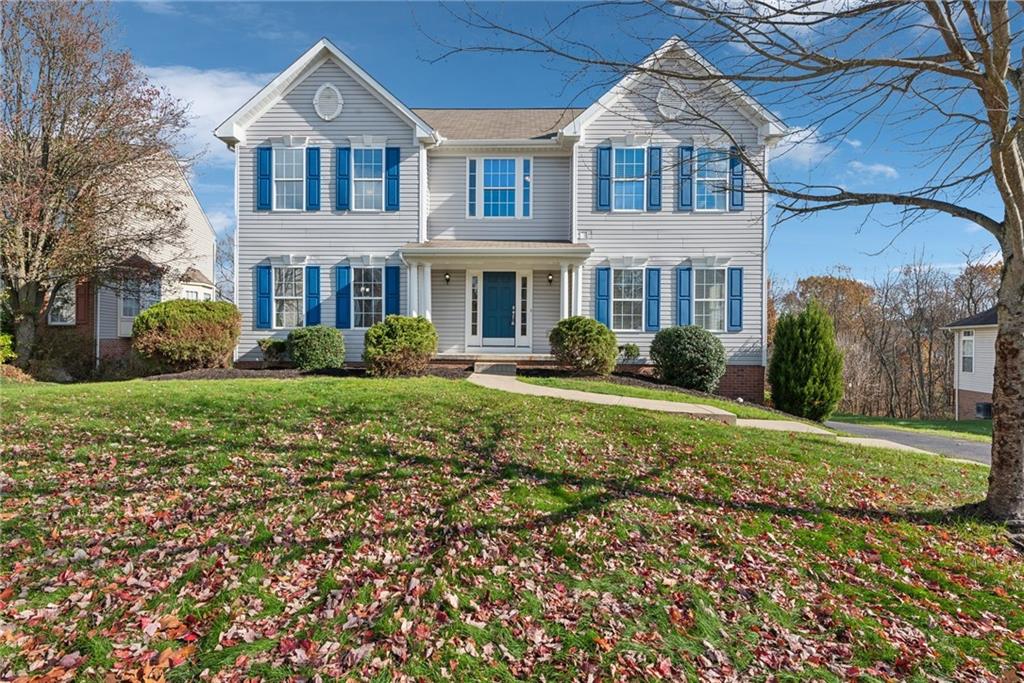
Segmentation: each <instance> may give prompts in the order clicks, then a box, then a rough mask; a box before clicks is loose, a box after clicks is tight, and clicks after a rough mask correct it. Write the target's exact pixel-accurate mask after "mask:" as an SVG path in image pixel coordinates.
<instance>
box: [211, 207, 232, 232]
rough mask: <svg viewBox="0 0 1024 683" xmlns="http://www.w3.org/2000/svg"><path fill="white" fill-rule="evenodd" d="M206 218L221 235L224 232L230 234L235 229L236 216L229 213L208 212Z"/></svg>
mask: <svg viewBox="0 0 1024 683" xmlns="http://www.w3.org/2000/svg"><path fill="white" fill-rule="evenodd" d="M206 217H207V218H208V219H209V221H210V225H211V226H213V229H214V231H215V232H216V233H217V234H218V235H220V234H221V233H223V232H230V231H231V230H233V229H234V228H235V214H234V212H228V211H207V212H206Z"/></svg>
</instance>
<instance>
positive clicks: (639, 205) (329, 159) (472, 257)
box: [216, 38, 784, 400]
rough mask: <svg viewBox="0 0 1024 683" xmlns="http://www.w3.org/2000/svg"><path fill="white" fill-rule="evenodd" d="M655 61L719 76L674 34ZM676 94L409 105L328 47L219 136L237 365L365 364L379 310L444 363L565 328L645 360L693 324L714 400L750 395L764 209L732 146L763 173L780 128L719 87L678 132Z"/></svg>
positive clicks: (648, 86) (756, 386)
mask: <svg viewBox="0 0 1024 683" xmlns="http://www.w3.org/2000/svg"><path fill="white" fill-rule="evenodd" d="M657 60H674V61H675V63H676V65H677V66H680V65H681V68H687V69H699V70H702V71H703V73H711V72H712V67H711V66H710V65H708V64H707V63H706V62H704V61H703V60H702V59H701V58H700V57H699V56H698V55H696V53H694V52H693V51H692V50H690V49H689V48H688V47H687V46H686V45H685V44H684V43H682V41H680V40H678V39H675V38H673V39H672V40H669V41H668V42H666V43H665V44H664V45H663V46H662V47H661V48H659V50H657V51H656V52H655V53H654V54H652V55H651V56H650V57H649V58H648V60H647V64H648V65H650V64H652V63H654V62H656V61H657ZM686 87H687V84H685V83H683V84H673V85H672V86H671V87H669V86H667V85H666V84H665V83H664V82H661V83H659V82H656V81H655V80H654V79H652V78H648V77H644V76H637V75H630V76H627V77H626V78H625V79H623V81H622V82H620V83H619V84H617V85H616V86H615V87H613V88H612V89H611V90H610V91H609V92H608V93H606V94H605V95H604V96H603V97H601V98H600V99H599V100H598V101H597V102H595V103H593V104H592V105H591V106H589V107H587V108H586V109H571V108H561V109H410V108H409V107H407V106H405V105H404V104H403V103H402V102H400V101H399V100H398V99H397V98H395V97H394V96H393V95H392V94H390V93H389V92H388V91H387V90H386V89H385V88H384V87H383V86H382V85H381V84H379V83H377V82H376V81H375V80H374V79H373V78H371V77H370V75H369V74H367V73H366V72H365V71H364V70H363V69H361V68H360V67H359V66H358V65H356V64H355V63H354V62H353V61H352V60H351V59H349V58H348V57H347V56H346V55H345V54H343V53H342V52H341V51H340V50H339V49H338V48H337V47H336V46H335V45H333V44H332V43H331V42H330V41H328V40H326V39H325V40H321V41H320V42H318V43H317V44H316V45H314V46H313V47H312V48H311V49H310V50H309V51H308V52H306V53H305V54H304V55H302V56H301V57H300V58H299V59H298V60H297V61H296V62H295V63H294V64H292V65H291V66H290V67H288V68H287V69H286V70H285V71H284V72H282V73H281V74H280V75H279V76H277V77H276V78H275V79H274V80H273V81H272V82H271V83H270V84H268V85H267V86H266V87H265V88H263V89H262V90H261V91H260V92H259V93H257V94H256V95H255V96H254V97H253V98H252V99H251V100H250V101H249V102H247V103H245V104H244V105H243V106H242V107H241V108H240V109H239V110H238V111H237V112H235V113H234V114H233V115H232V116H231V117H230V118H229V119H228V120H227V121H225V122H224V123H223V124H221V125H220V126H219V127H218V128H217V130H216V135H217V136H218V137H219V138H220V139H221V140H223V141H224V142H225V143H226V144H227V145H228V146H229V147H230V148H231V149H233V150H234V152H235V158H236V166H235V168H236V175H235V177H236V200H237V207H236V208H237V215H238V229H237V240H238V243H237V249H236V259H237V263H236V271H235V272H236V278H237V283H236V292H237V300H238V302H239V306H240V307H241V310H242V315H243V321H244V322H243V331H242V336H241V340H240V344H239V349H238V360H239V362H242V363H244V362H250V361H257V360H259V358H260V356H259V353H260V352H259V347H258V344H257V342H258V340H260V339H261V338H264V337H268V336H273V337H278V338H283V337H284V336H285V335H287V333H288V331H289V330H290V329H292V328H294V327H297V326H301V325H315V324H323V325H332V326H335V327H338V328H340V329H342V330H343V331H344V333H345V342H346V348H347V354H348V357H349V360H351V361H358V360H359V359H360V356H361V352H362V346H363V335H364V332H365V330H366V328H368V327H369V326H370V325H372V324H373V323H375V322H377V321H379V320H381V319H382V317H383V316H385V315H388V314H391V313H402V314H410V315H422V316H426V317H427V318H429V319H431V320H432V321H433V322H434V324H435V325H436V327H437V330H438V335H439V338H440V347H439V356H440V357H441V358H451V359H487V358H495V357H497V358H503V359H515V360H522V361H527V360H530V361H536V360H545V359H549V358H550V355H549V352H550V346H549V343H548V334H549V332H550V331H551V328H552V326H553V325H554V324H555V323H556V322H557V321H558V320H559V319H560V318H563V317H567V316H569V315H577V314H578V315H586V316H592V317H594V318H596V319H597V320H599V321H600V322H602V323H604V324H605V325H608V326H609V327H610V328H611V329H612V330H613V331H614V332H615V333H616V335H617V337H618V339H619V343H620V344H624V343H629V342H632V343H635V344H637V345H638V346H639V347H640V351H641V358H642V359H644V358H646V355H647V353H648V349H649V346H650V342H651V340H652V339H653V338H654V335H655V333H657V331H658V330H659V329H661V328H663V327H666V326H670V325H677V324H679V325H689V324H694V325H700V326H703V327H705V328H707V329H708V330H711V331H713V332H714V333H715V334H717V335H718V336H719V337H720V338H721V340H722V342H723V343H724V345H725V348H726V350H727V354H728V364H729V365H728V370H727V372H726V376H725V377H724V378H723V382H722V391H723V393H726V394H731V395H737V396H744V397H747V398H749V399H753V400H761V398H762V396H763V387H764V366H765V348H766V344H765V329H766V325H765V310H766V309H765V272H766V271H765V246H766V206H765V201H764V196H763V195H762V194H761V193H757V192H751V191H744V189H745V188H747V189H748V190H749V189H750V188H752V187H753V186H754V180H755V178H756V176H755V175H754V173H753V172H752V169H750V168H746V167H745V166H744V164H742V163H741V160H740V155H738V154H736V153H735V150H736V149H737V145H739V146H740V147H739V148H741V149H743V150H744V152H745V156H746V157H747V159H748V160H749V159H754V160H757V162H758V163H760V164H761V165H762V168H764V167H766V166H767V161H768V150H769V148H770V147H771V145H772V144H774V143H775V142H776V141H777V140H778V139H779V138H780V136H781V135H782V134H783V133H784V129H783V126H782V124H781V123H780V122H779V120H778V119H776V118H775V117H774V116H772V115H771V114H770V113H769V112H767V111H766V110H765V109H764V108H762V107H760V106H759V105H758V104H757V103H756V102H754V101H753V100H752V99H751V98H750V97H748V96H746V95H745V94H744V93H742V92H741V91H740V90H739V89H738V88H734V87H732V86H728V85H724V84H719V85H718V86H715V87H716V88H718V92H719V93H720V95H721V97H720V98H719V99H718V100H717V101H716V102H715V103H714V105H715V106H714V111H715V117H716V120H715V124H716V125H697V124H694V123H693V122H692V119H690V122H689V123H683V122H681V121H679V120H678V119H679V116H678V113H679V106H680V105H679V97H680V96H679V94H678V93H679V92H685V88H686ZM700 88H701V94H700V96H701V97H704V98H706V97H707V94H708V92H709V89H708V86H707V82H706V81H703V82H700ZM711 92H714V91H711ZM723 130H725V131H727V134H724V133H723Z"/></svg>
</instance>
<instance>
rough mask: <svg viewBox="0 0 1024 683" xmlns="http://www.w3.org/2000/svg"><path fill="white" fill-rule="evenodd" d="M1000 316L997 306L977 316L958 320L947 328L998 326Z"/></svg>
mask: <svg viewBox="0 0 1024 683" xmlns="http://www.w3.org/2000/svg"><path fill="white" fill-rule="evenodd" d="M998 324H999V315H998V313H997V312H996V308H995V306H993V307H992V308H990V309H988V310H987V311H982V312H981V313H978V314H977V315H972V316H968V317H966V318H964V319H962V320H957V321H956V322H955V323H950V324H949V325H946V327H983V326H985V325H998Z"/></svg>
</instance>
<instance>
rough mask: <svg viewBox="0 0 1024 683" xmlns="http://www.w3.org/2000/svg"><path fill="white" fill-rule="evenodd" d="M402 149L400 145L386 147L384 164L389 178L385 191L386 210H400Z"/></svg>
mask: <svg viewBox="0 0 1024 683" xmlns="http://www.w3.org/2000/svg"><path fill="white" fill-rule="evenodd" d="M401 152H402V150H401V149H399V148H398V147H387V148H385V149H384V166H385V168H386V169H387V179H386V185H387V187H386V188H385V192H384V210H385V211H398V167H399V164H400V162H401Z"/></svg>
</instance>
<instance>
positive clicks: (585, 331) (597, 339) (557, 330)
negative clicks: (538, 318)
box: [548, 315, 619, 375]
mask: <svg viewBox="0 0 1024 683" xmlns="http://www.w3.org/2000/svg"><path fill="white" fill-rule="evenodd" d="M548 341H550V342H551V354H552V355H553V356H554V357H555V360H557V361H558V362H559V363H561V364H562V365H567V366H568V367H570V368H572V369H573V370H575V371H576V372H578V373H593V374H597V375H608V374H611V372H612V370H614V369H615V358H616V356H618V355H619V344H618V341H617V340H616V339H615V333H614V332H612V331H611V330H609V329H608V328H607V327H605V326H604V325H602V324H601V323H599V322H597V321H596V320H594V319H593V318H585V317H583V316H579V315H577V316H573V317H571V318H563V319H562V320H559V321H558V323H557V324H556V325H555V327H554V328H553V329H552V330H551V334H549V335H548Z"/></svg>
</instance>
